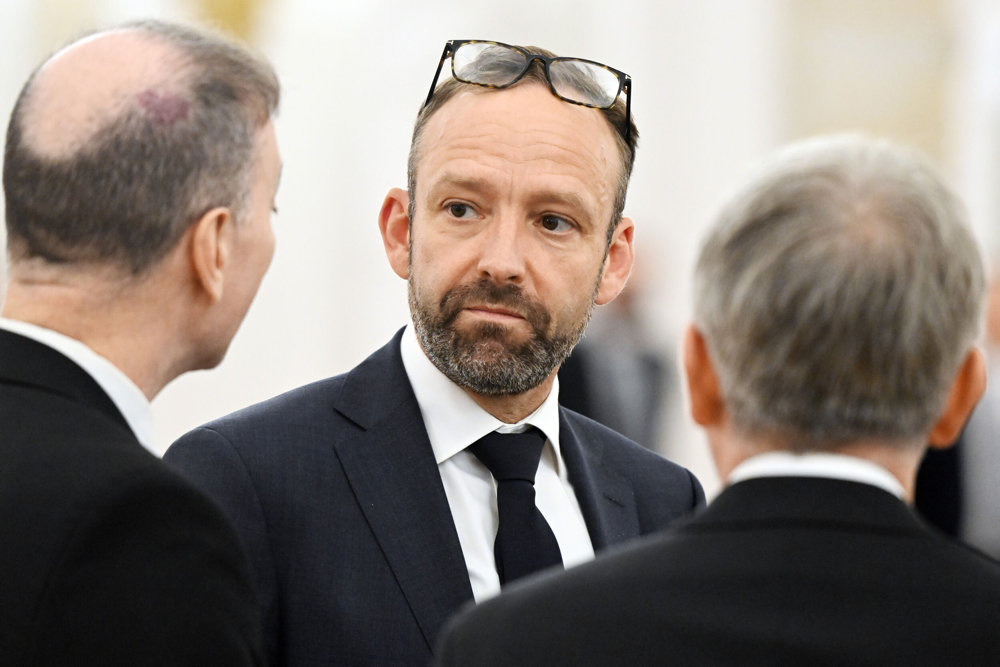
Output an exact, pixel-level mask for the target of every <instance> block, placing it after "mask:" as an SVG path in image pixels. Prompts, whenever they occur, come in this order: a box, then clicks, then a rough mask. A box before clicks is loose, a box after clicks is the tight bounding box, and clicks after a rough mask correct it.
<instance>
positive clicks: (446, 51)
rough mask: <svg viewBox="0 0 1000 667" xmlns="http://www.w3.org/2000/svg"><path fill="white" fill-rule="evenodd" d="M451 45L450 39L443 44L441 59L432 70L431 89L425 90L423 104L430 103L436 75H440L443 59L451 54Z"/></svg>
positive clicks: (435, 85) (435, 84) (435, 83)
mask: <svg viewBox="0 0 1000 667" xmlns="http://www.w3.org/2000/svg"><path fill="white" fill-rule="evenodd" d="M451 46H452V44H451V42H450V41H449V42H448V43H446V44H445V45H444V51H442V52H441V60H439V61H438V66H437V69H436V70H435V71H434V80H433V81H431V89H430V90H429V91H428V92H427V99H426V100H424V106H427V105H428V104H430V103H431V98H432V97H434V89H435V88H436V87H437V82H438V77H439V76H441V68H442V67H444V61H445V60H447V59H448V56H450V55H451Z"/></svg>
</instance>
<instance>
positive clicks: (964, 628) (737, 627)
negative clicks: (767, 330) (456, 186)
mask: <svg viewBox="0 0 1000 667" xmlns="http://www.w3.org/2000/svg"><path fill="white" fill-rule="evenodd" d="M997 618H1000V564H998V563H996V562H994V561H992V560H990V559H988V558H986V557H985V556H983V555H982V554H980V553H978V552H975V551H973V550H971V549H969V548H968V547H966V546H964V545H962V544H960V543H958V542H954V541H952V540H950V539H948V538H947V537H946V536H944V535H943V534H941V533H939V532H937V531H936V530H934V529H932V528H930V527H929V526H927V525H926V524H924V523H923V522H922V521H921V520H920V519H919V518H918V517H917V516H916V515H915V514H914V513H913V512H912V510H911V509H910V508H909V507H908V506H907V505H905V504H904V503H902V502H900V501H899V500H898V499H897V498H895V497H894V496H892V495H891V494H889V493H886V492H885V491H882V490H881V489H878V488H875V487H872V486H868V485H865V484H858V483H854V482H845V481H836V480H827V479H817V478H767V479H752V480H746V481H743V482H740V483H737V484H735V485H734V486H732V487H729V488H728V489H726V490H724V491H723V492H722V493H721V494H720V495H719V496H718V498H716V499H715V500H714V501H713V502H712V503H711V504H710V505H709V507H708V508H707V509H705V510H704V511H703V512H701V513H700V514H699V515H697V516H696V517H695V518H693V519H691V520H690V521H687V522H684V523H683V525H680V526H678V527H675V528H674V529H671V530H668V531H665V532H664V533H663V534H661V535H658V536H655V537H652V538H650V539H649V540H648V541H643V542H639V543H636V544H634V545H633V546H632V547H629V548H626V549H623V550H622V551H620V552H618V553H616V554H613V555H609V556H607V557H606V558H604V559H602V560H599V561H597V562H594V563H589V564H586V565H583V566H581V567H578V568H573V569H571V570H569V571H567V572H566V573H564V574H562V575H556V576H549V575H547V574H543V575H541V576H540V577H537V578H534V579H529V580H525V582H524V584H523V585H522V584H521V582H518V583H517V584H514V585H512V586H511V587H509V588H508V591H507V592H506V593H505V594H504V595H501V596H500V597H499V598H497V599H494V600H490V601H487V602H486V603H484V604H482V605H480V606H479V607H478V608H476V609H471V610H468V611H467V612H466V613H463V614H461V615H459V616H457V617H456V618H455V619H454V621H453V623H452V624H450V625H449V627H448V628H446V630H445V631H444V633H443V642H442V647H441V648H440V651H439V658H440V659H439V662H438V663H437V664H439V665H445V666H452V665H455V666H457V665H462V666H463V667H468V666H482V665H553V664H573V665H661V664H676V665H995V664H1000V633H997V631H996V628H997ZM512 637H516V641H513V642H512V641H511V638H512Z"/></svg>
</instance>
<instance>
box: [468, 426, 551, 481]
mask: <svg viewBox="0 0 1000 667" xmlns="http://www.w3.org/2000/svg"><path fill="white" fill-rule="evenodd" d="M544 445H545V434H543V433H542V432H541V431H539V430H538V429H537V428H535V427H534V426H532V427H531V428H529V429H528V430H527V431H524V432H523V433H497V432H496V431H493V432H492V433H487V434H486V435H484V436H483V437H482V438H480V439H479V440H477V441H476V442H474V443H473V444H472V445H471V446H470V447H469V449H470V450H471V451H472V453H473V454H475V455H476V458H478V459H479V460H480V461H482V463H483V465H484V466H486V467H487V468H489V471H490V472H491V473H492V474H493V477H494V479H496V480H497V481H498V482H507V481H514V480H520V481H523V482H527V483H528V484H534V483H535V472H536V471H537V470H538V461H539V459H541V457H542V447H543V446H544Z"/></svg>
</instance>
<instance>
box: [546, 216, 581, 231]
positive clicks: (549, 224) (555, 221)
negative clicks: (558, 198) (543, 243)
mask: <svg viewBox="0 0 1000 667" xmlns="http://www.w3.org/2000/svg"><path fill="white" fill-rule="evenodd" d="M541 224H542V227H543V228H544V229H546V230H548V231H550V232H568V231H570V230H571V229H573V226H574V225H573V223H572V222H570V221H569V220H567V219H566V218H564V217H562V216H558V215H551V214H549V215H543V216H542V222H541Z"/></svg>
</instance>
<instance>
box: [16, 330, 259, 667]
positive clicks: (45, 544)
mask: <svg viewBox="0 0 1000 667" xmlns="http://www.w3.org/2000/svg"><path fill="white" fill-rule="evenodd" d="M257 614H258V607H257V602H256V598H255V595H254V591H253V584H252V581H251V579H250V572H249V566H248V564H247V561H246V557H245V556H244V554H243V553H242V552H241V551H240V546H239V539H238V537H237V536H236V533H235V532H234V531H233V529H232V527H231V526H230V525H229V523H228V522H227V520H226V519H225V517H224V515H223V514H222V512H221V511H220V510H219V508H218V506H216V505H215V504H214V503H213V502H212V501H211V500H209V499H208V498H207V497H206V496H205V495H204V494H203V493H202V492H200V491H198V490H197V489H196V488H195V487H194V486H193V485H192V484H191V483H190V482H188V481H187V480H185V479H183V478H182V477H181V476H180V475H178V474H177V473H176V472H175V471H173V470H172V469H170V468H169V467H168V466H167V465H166V464H164V463H163V462H162V461H160V460H158V459H157V458H156V457H155V456H153V455H152V454H150V453H149V452H147V451H146V450H145V449H144V448H143V447H142V445H140V444H139V442H138V441H137V440H136V439H135V436H134V435H133V433H132V431H131V430H130V429H129V427H128V425H127V424H126V422H125V420H124V418H123V417H122V415H121V413H120V412H119V411H118V410H117V408H116V407H115V405H114V404H113V403H112V402H111V399H110V398H108V396H107V394H105V393H104V391H103V390H101V388H100V387H99V386H98V384H97V383H96V382H95V381H94V380H93V379H92V378H91V376H90V375H88V374H87V373H86V372H85V371H84V370H83V369H82V368H80V367H79V366H77V365H76V364H75V363H73V362H72V361H70V360H69V359H68V358H66V357H65V356H63V355H62V354H60V353H58V352H56V351H55V350H53V349H51V348H49V347H47V346H45V345H42V344H40V343H37V342H35V341H33V340H31V339H28V338H25V337H23V336H19V335H17V334H13V333H10V332H7V331H3V330H0V665H5V666H16V665H84V664H86V665H247V664H260V663H261V662H262V660H263V657H262V651H261V647H260V633H259V627H258V624H257Z"/></svg>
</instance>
